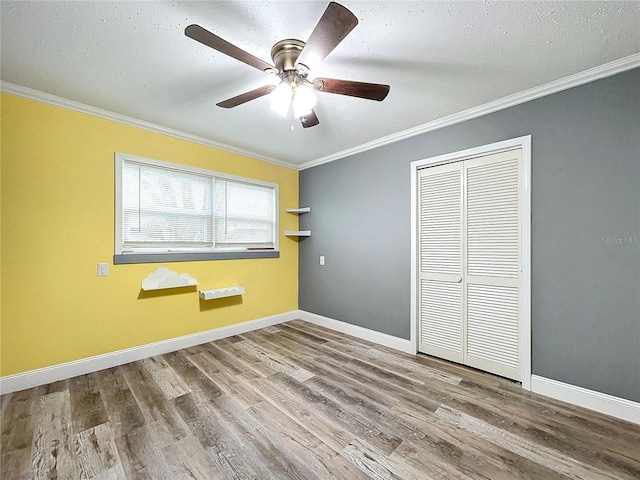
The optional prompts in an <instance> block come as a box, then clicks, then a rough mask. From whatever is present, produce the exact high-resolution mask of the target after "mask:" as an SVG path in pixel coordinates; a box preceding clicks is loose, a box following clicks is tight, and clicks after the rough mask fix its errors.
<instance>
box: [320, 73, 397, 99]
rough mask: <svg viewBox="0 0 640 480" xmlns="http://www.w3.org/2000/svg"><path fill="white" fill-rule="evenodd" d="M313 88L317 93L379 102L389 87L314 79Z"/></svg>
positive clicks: (378, 84) (329, 79)
mask: <svg viewBox="0 0 640 480" xmlns="http://www.w3.org/2000/svg"><path fill="white" fill-rule="evenodd" d="M311 83H313V88H314V89H315V90H318V91H319V92H327V93H335V94H338V95H349V96H350V97H358V98H366V99H368V100H377V101H378V102H381V101H382V100H384V99H385V98H386V96H387V94H388V93H389V89H390V88H391V87H390V86H389V85H382V84H380V83H365V82H353V81H351V80H337V79H335V78H316V79H315V80H314V81H313V82H311Z"/></svg>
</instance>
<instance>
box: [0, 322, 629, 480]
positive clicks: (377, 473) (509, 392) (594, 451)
mask: <svg viewBox="0 0 640 480" xmlns="http://www.w3.org/2000/svg"><path fill="white" fill-rule="evenodd" d="M1 407H2V443H1V447H2V459H1V460H2V465H1V477H2V479H5V480H13V479H16V480H18V479H32V478H33V479H74V480H75V479H84V478H97V479H172V480H174V479H218V478H221V479H226V478H230V479H268V478H278V479H279V478H297V479H303V480H307V479H330V478H333V479H349V480H350V479H364V478H374V479H490V480H497V479H541V480H553V479H560V478H562V479H565V478H569V479H589V480H591V479H594V480H596V479H616V480H624V479H636V480H637V479H639V478H640V426H637V425H634V424H631V423H627V422H623V421H620V420H616V419H613V418H610V417H606V416H604V415H599V414H597V413H594V412H591V411H589V410H584V409H580V408H577V407H572V406H570V405H567V404H564V403H562V402H558V401H554V400H551V399H548V398H545V397H541V396H538V395H535V394H531V393H529V392H525V391H523V390H522V389H521V388H520V387H519V385H517V384H514V383H512V382H509V381H507V380H504V379H501V378H498V377H494V376H491V375H488V374H484V373H481V372H478V371H475V370H471V369H468V368H464V367H461V366H458V365H455V364H451V363H447V362H444V361H440V360H437V359H434V358H431V357H427V356H423V355H418V356H416V357H414V356H411V355H406V354H402V353H399V352H396V351H394V350H390V349H387V348H384V347H380V346H376V345H374V344H371V343H368V342H365V341H362V340H358V339H355V338H352V337H349V336H347V335H343V334H338V333H335V332H333V331H330V330H326V329H323V328H321V327H317V326H314V325H311V324H308V323H305V322H302V321H294V322H290V323H287V324H284V325H279V326H277V327H269V328H265V329H262V330H259V331H255V332H251V333H247V334H244V335H241V336H237V337H232V338H228V339H224V340H219V341H217V342H212V343H208V344H204V345H200V346H197V347H193V348H189V349H186V350H181V351H178V352H174V353H170V354H166V355H161V356H158V357H154V358H150V359H146V360H143V361H139V362H135V363H131V364H128V365H124V366H121V367H117V368H112V369H109V370H104V371H101V372H97V373H93V374H90V375H84V376H80V377H76V378H73V379H70V380H65V381H61V382H57V383H53V384H49V385H45V386H41V387H37V388H32V389H30V390H25V391H22V392H15V393H12V394H8V395H4V396H2V398H1Z"/></svg>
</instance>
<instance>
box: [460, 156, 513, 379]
mask: <svg viewBox="0 0 640 480" xmlns="http://www.w3.org/2000/svg"><path fill="white" fill-rule="evenodd" d="M520 155H521V153H520V150H514V151H508V152H502V153H497V154H492V155H487V156H486V157H481V158H476V159H473V160H468V161H466V162H465V168H464V171H465V184H466V198H465V208H464V213H465V215H464V217H465V218H464V221H465V225H466V229H465V239H464V246H465V251H466V265H465V271H464V280H465V281H464V287H465V291H464V294H463V298H464V310H465V313H464V319H465V333H466V336H465V341H464V358H465V363H466V364H467V365H470V366H472V367H476V368H480V369H482V370H486V371H488V372H492V373H496V374H498V375H502V376H504V377H508V378H512V379H514V380H520V373H519V363H520V362H519V360H520V357H519V352H520V344H519V330H518V328H519V318H520V300H519V293H518V288H519V285H520V266H521V265H520V244H521V242H520V225H521V221H520V196H521V195H520V184H521V182H520V175H521V157H520Z"/></svg>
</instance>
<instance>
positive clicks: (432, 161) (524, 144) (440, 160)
mask: <svg viewBox="0 0 640 480" xmlns="http://www.w3.org/2000/svg"><path fill="white" fill-rule="evenodd" d="M517 148H519V149H521V150H522V203H521V205H522V206H521V209H522V210H521V215H522V217H521V218H522V224H521V227H520V228H521V229H522V232H521V234H522V237H521V238H522V275H521V284H520V291H521V292H522V296H521V302H522V305H521V307H522V309H521V312H522V319H521V324H520V332H519V333H520V343H521V344H520V348H521V350H520V351H521V352H522V363H521V365H520V370H521V375H520V377H521V378H522V388H524V389H525V390H531V135H527V136H524V137H518V138H513V139H511V140H505V141H503V142H497V143H492V144H489V145H482V146H479V147H475V148H470V149H467V150H461V151H458V152H452V153H447V154H445V155H438V156H437V157H431V158H426V159H423V160H416V161H414V162H411V338H410V342H411V346H412V351H413V353H417V352H418V318H417V315H418V307H417V299H418V269H417V262H418V225H417V220H418V211H417V204H418V188H417V182H418V170H419V169H421V168H425V167H429V166H435V165H444V164H446V163H452V162H460V161H463V160H467V159H470V158H475V157H479V156H483V155H488V154H492V153H498V152H502V151H506V150H513V149H517Z"/></svg>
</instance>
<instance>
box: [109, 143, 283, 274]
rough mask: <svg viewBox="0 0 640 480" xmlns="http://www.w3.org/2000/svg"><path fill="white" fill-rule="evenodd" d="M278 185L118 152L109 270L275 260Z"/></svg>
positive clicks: (276, 253) (276, 254)
mask: <svg viewBox="0 0 640 480" xmlns="http://www.w3.org/2000/svg"><path fill="white" fill-rule="evenodd" d="M277 199H278V186H277V185H275V184H271V183H265V182H259V181H256V180H250V179H247V178H241V177H233V176H230V175H223V174H219V173H217V172H212V171H208V170H202V169H197V168H190V167H185V166H182V165H175V164H170V163H165V162H159V161H155V160H148V159H144V158H139V157H134V156H131V155H125V154H122V153H116V222H115V223H116V252H115V253H116V254H115V256H114V263H116V264H117V263H145V262H159V261H160V262H163V261H186V260H214V259H229V258H256V257H277V256H278V252H277V250H278V245H277V238H278V236H277V232H278V222H277V211H278V210H277Z"/></svg>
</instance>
